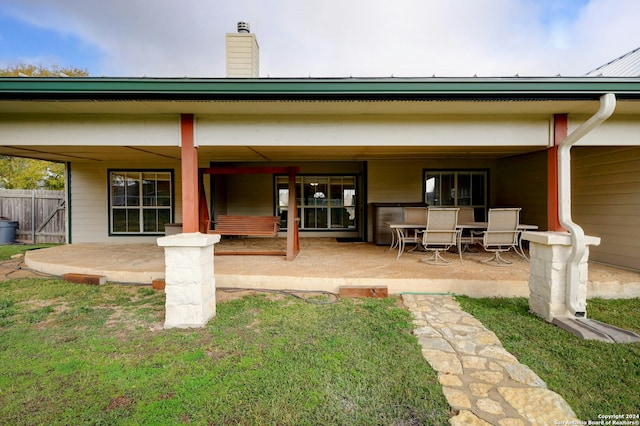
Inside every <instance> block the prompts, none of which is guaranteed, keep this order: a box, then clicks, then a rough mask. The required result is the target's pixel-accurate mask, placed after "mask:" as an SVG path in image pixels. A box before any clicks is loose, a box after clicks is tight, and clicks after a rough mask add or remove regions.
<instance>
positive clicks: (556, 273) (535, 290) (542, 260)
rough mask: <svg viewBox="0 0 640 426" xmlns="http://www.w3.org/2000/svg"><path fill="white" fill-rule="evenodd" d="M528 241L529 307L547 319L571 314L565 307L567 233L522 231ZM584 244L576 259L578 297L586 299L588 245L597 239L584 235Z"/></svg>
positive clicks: (569, 245)
mask: <svg viewBox="0 0 640 426" xmlns="http://www.w3.org/2000/svg"><path fill="white" fill-rule="evenodd" d="M522 238H523V239H525V240H528V241H529V257H530V258H531V269H530V272H529V308H530V309H531V311H532V312H533V313H535V314H536V315H538V316H540V317H542V318H544V319H545V320H547V321H549V322H551V321H553V318H555V317H564V318H566V317H572V314H571V313H570V312H569V309H568V308H567V300H566V297H567V258H568V257H569V254H570V253H571V235H569V233H567V232H524V233H523V234H522ZM585 244H586V245H587V247H586V250H585V253H584V256H583V257H582V259H581V260H580V264H579V270H580V274H579V275H580V279H579V288H578V296H579V297H580V298H583V299H584V300H586V298H587V278H588V265H587V261H588V260H589V246H590V245H596V246H597V245H598V244H600V238H598V237H590V236H585Z"/></svg>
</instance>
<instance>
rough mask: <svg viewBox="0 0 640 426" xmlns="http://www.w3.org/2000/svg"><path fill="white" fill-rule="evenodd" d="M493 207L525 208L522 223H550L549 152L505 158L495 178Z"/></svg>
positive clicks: (498, 163) (499, 165)
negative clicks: (548, 217)
mask: <svg viewBox="0 0 640 426" xmlns="http://www.w3.org/2000/svg"><path fill="white" fill-rule="evenodd" d="M491 179H492V183H493V185H492V186H493V187H494V188H495V191H494V194H495V196H494V197H493V202H492V205H491V206H492V207H522V211H521V212H520V222H522V223H527V224H533V225H538V227H539V229H540V230H545V229H548V225H547V204H548V203H547V201H548V200H547V151H546V150H544V151H539V152H535V153H532V154H526V155H519V156H515V157H509V158H502V159H500V160H498V161H497V167H496V173H495V175H494V176H492V177H491Z"/></svg>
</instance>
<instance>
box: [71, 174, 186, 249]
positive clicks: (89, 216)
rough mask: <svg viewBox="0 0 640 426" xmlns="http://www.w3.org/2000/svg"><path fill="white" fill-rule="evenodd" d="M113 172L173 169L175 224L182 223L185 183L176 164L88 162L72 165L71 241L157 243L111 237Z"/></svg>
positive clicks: (144, 238)
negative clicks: (110, 214) (183, 186)
mask: <svg viewBox="0 0 640 426" xmlns="http://www.w3.org/2000/svg"><path fill="white" fill-rule="evenodd" d="M110 169H124V170H131V169H152V170H159V169H173V170H174V175H173V178H174V182H173V190H174V197H173V202H174V209H173V211H174V215H175V217H174V222H181V220H182V181H181V176H180V167H179V164H177V162H176V161H154V162H153V163H147V164H131V163H123V162H114V163H107V164H105V163H98V164H96V163H88V162H78V163H72V164H71V175H72V178H71V206H70V209H71V217H72V219H71V226H70V227H69V229H70V231H71V242H72V243H90V242H100V243H102V242H110V243H155V241H156V239H157V238H158V237H157V236H111V237H110V236H109V181H108V170H110Z"/></svg>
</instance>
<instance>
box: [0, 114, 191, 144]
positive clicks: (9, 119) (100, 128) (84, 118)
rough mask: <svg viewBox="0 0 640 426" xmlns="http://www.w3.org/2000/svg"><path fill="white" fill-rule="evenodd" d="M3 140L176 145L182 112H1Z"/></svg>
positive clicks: (49, 142)
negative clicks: (130, 113)
mask: <svg viewBox="0 0 640 426" xmlns="http://www.w3.org/2000/svg"><path fill="white" fill-rule="evenodd" d="M0 133H2V138H3V140H6V141H11V144H15V145H27V146H28V145H65V146H82V145H90V146H123V145H124V146H126V145H128V146H176V145H177V144H178V142H179V141H180V117H178V116H157V115H155V116H137V115H127V116H117V115H113V116H103V115H99V116H96V115H50V116H46V115H43V116H35V117H33V116H25V115H20V116H10V115H5V116H0Z"/></svg>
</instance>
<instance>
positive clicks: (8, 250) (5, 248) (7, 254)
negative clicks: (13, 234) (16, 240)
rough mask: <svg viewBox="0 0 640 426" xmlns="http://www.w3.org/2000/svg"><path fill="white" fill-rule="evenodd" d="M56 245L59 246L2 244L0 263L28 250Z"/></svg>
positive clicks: (0, 247)
mask: <svg viewBox="0 0 640 426" xmlns="http://www.w3.org/2000/svg"><path fill="white" fill-rule="evenodd" d="M56 245H59V244H2V245H0V261H2V260H7V259H10V258H11V256H13V255H14V254H19V253H24V252H26V251H28V250H33V249H39V248H44V247H53V246H56Z"/></svg>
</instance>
